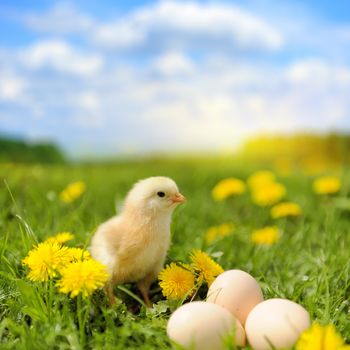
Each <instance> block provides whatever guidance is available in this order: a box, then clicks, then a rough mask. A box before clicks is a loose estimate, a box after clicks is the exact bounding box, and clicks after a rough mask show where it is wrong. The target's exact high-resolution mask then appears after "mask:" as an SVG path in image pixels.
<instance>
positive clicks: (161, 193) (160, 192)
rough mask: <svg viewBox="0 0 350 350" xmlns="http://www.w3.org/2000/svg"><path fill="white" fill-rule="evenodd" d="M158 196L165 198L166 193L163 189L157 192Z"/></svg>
mask: <svg viewBox="0 0 350 350" xmlns="http://www.w3.org/2000/svg"><path fill="white" fill-rule="evenodd" d="M157 195H158V197H160V198H163V197H164V196H165V193H164V192H162V191H159V192H157Z"/></svg>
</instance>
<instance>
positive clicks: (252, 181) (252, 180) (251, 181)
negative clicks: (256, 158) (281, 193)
mask: <svg viewBox="0 0 350 350" xmlns="http://www.w3.org/2000/svg"><path fill="white" fill-rule="evenodd" d="M275 179H276V176H275V174H274V173H273V172H271V171H269V170H259V171H256V172H255V173H254V174H252V175H250V176H249V177H248V180H247V183H248V186H249V187H250V188H251V189H254V188H260V187H262V186H265V185H268V184H272V183H274V182H275Z"/></svg>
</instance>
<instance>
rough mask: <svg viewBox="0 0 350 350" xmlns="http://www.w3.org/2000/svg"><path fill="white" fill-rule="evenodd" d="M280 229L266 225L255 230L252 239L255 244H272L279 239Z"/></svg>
mask: <svg viewBox="0 0 350 350" xmlns="http://www.w3.org/2000/svg"><path fill="white" fill-rule="evenodd" d="M278 238H279V231H278V228H277V227H276V226H266V227H264V228H261V229H259V230H254V231H253V232H252V235H251V240H252V242H253V243H255V244H264V245H271V244H273V243H275V242H277V241H278Z"/></svg>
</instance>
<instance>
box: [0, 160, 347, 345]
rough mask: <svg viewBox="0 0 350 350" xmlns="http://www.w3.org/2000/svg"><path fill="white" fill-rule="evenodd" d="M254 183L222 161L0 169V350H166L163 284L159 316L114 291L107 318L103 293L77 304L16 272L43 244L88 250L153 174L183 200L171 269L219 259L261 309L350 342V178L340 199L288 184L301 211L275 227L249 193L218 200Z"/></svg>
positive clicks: (155, 294) (124, 291) (296, 179)
mask: <svg viewBox="0 0 350 350" xmlns="http://www.w3.org/2000/svg"><path fill="white" fill-rule="evenodd" d="M250 172H251V169H250V168H249V166H246V165H237V164H235V163H232V162H228V161H224V160H216V161H215V160H211V161H208V162H205V161H203V160H201V161H196V160H191V161H183V160H177V161H152V162H151V161H150V162H139V163H124V164H115V165H104V164H95V165H80V166H61V165H60V166H40V165H37V166H23V165H1V167H0V179H1V184H0V207H1V208H2V209H1V211H0V237H1V238H0V260H1V262H0V321H1V323H0V344H1V345H0V348H1V349H19V350H21V349H36V350H38V349H45V350H47V349H157V348H158V349H168V348H169V349H170V348H171V344H170V343H169V340H168V339H167V337H166V334H165V328H166V322H167V319H168V317H169V314H170V311H169V304H168V303H167V302H164V301H162V300H163V298H162V296H161V292H160V289H159V287H158V286H157V285H156V284H155V285H154V286H153V290H152V298H153V301H154V302H155V303H157V304H156V305H155V307H154V308H153V309H152V310H146V309H145V308H143V307H142V308H141V309H139V304H138V303H137V302H136V301H135V299H134V298H133V295H134V294H135V295H137V291H136V289H135V287H134V286H132V285H126V286H123V287H122V288H121V289H117V290H116V292H117V294H118V295H119V297H120V299H122V300H123V302H122V303H119V304H117V305H116V306H114V307H113V308H109V307H107V305H106V298H105V296H104V294H103V292H102V291H100V292H97V293H95V295H94V296H93V297H92V298H91V299H90V300H85V301H84V300H79V299H74V300H72V299H69V298H68V297H66V296H65V295H62V294H59V293H58V292H57V291H56V290H55V287H54V286H53V285H50V283H47V284H38V283H31V282H29V281H28V280H27V279H26V278H25V274H26V270H25V268H24V267H23V266H22V264H21V260H22V259H23V258H24V257H25V256H26V254H27V253H28V251H29V250H30V248H31V247H32V245H33V244H34V243H35V241H36V240H37V241H42V240H44V239H45V238H47V237H48V236H51V235H54V234H56V233H57V232H61V231H71V232H73V233H74V234H75V239H74V241H72V243H71V244H69V245H74V246H80V247H84V246H87V245H88V243H89V240H90V237H91V235H92V234H93V232H94V230H95V229H96V227H97V226H98V225H99V223H101V222H102V221H104V220H106V219H107V218H109V217H110V216H112V215H114V214H115V202H116V201H120V200H122V198H123V196H124V195H125V194H126V192H127V191H128V189H129V188H130V186H131V185H132V184H133V183H134V181H136V180H137V179H140V178H144V177H148V176H151V175H166V176H170V177H172V178H173V179H175V180H176V182H177V183H178V185H179V187H180V189H181V192H183V193H184V194H185V195H186V197H187V198H188V202H187V203H186V204H185V205H183V206H181V207H180V208H178V209H177V210H176V212H175V214H174V219H173V226H172V233H173V237H172V242H173V244H172V247H171V249H170V251H169V261H170V260H187V257H188V253H189V252H190V251H191V250H192V249H194V248H200V249H203V250H204V251H206V252H208V253H209V254H212V255H213V256H216V257H218V258H217V259H216V260H217V261H218V262H219V263H220V264H221V265H222V266H223V267H224V268H225V269H231V268H238V269H242V270H245V271H247V272H249V273H250V274H252V275H253V276H254V277H255V278H256V279H257V280H258V281H259V283H260V285H261V286H262V289H263V292H264V296H265V298H266V299H267V298H272V297H281V298H288V299H291V300H293V301H296V302H298V303H300V304H301V305H303V306H304V307H305V308H306V309H307V310H308V311H309V312H310V315H311V318H312V319H313V320H319V321H320V322H322V323H334V324H335V325H336V328H337V330H338V332H339V333H340V334H342V336H343V337H344V339H345V340H347V341H348V342H349V341H350V317H349V300H350V278H349V270H350V262H349V256H350V234H349V219H350V199H347V197H348V195H349V193H350V174H349V171H345V172H344V174H343V186H342V190H341V192H340V193H339V194H338V195H337V196H333V197H319V196H316V195H315V194H313V193H312V189H311V181H312V179H311V178H308V177H306V176H304V175H301V174H295V175H292V176H290V177H288V178H281V179H280V181H281V182H282V183H283V184H285V186H286V187H287V190H288V195H287V198H288V199H289V200H292V201H295V202H297V203H299V204H300V205H301V206H302V209H303V215H302V216H301V217H300V218H296V219H279V220H272V219H271V218H270V216H269V211H268V209H263V208H258V207H256V206H255V205H254V204H252V202H251V200H250V197H249V195H248V194H245V195H243V196H240V197H237V198H232V199H228V200H226V201H224V202H219V203H215V202H214V201H213V200H212V199H211V196H210V191H211V189H212V187H213V186H214V185H215V184H216V183H217V181H218V180H220V179H222V178H224V177H227V176H237V177H239V178H242V179H246V177H247V176H248V175H249V173H250ZM75 180H82V181H85V182H86V185H87V190H86V192H85V194H84V195H83V196H82V197H81V198H80V199H78V200H77V201H75V202H74V203H71V204H64V203H61V202H60V201H59V200H58V198H57V194H58V193H59V191H61V190H62V189H63V188H64V187H65V186H66V185H67V183H69V182H71V181H75ZM227 221H232V222H233V223H234V224H235V226H236V230H235V232H234V234H232V235H230V236H227V237H224V238H222V239H221V240H219V241H217V242H215V243H213V244H211V245H206V243H205V240H204V235H205V232H206V230H207V228H208V227H209V226H212V225H217V224H221V223H223V222H227ZM270 224H277V225H278V227H279V228H280V230H281V231H282V233H283V234H282V236H281V239H280V240H279V241H278V242H277V243H276V244H275V245H272V246H267V247H266V246H265V247H263V246H255V245H253V244H252V243H251V241H250V238H249V236H250V233H251V231H252V230H253V229H255V228H260V227H263V226H265V225H270ZM79 303H80V305H79ZM170 308H171V305H170ZM82 318H83V319H82ZM79 319H80V320H79ZM79 325H80V329H79ZM82 325H83V326H82ZM247 349H248V347H247Z"/></svg>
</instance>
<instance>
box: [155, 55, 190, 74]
mask: <svg viewBox="0 0 350 350" xmlns="http://www.w3.org/2000/svg"><path fill="white" fill-rule="evenodd" d="M153 68H154V70H155V71H156V72H158V73H160V74H162V75H183V74H191V73H193V71H194V69H195V67H194V63H193V62H192V61H191V60H190V59H189V58H188V57H186V56H185V55H184V54H183V53H180V52H167V53H165V54H163V55H161V56H159V57H157V58H155V59H154V61H153Z"/></svg>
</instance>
